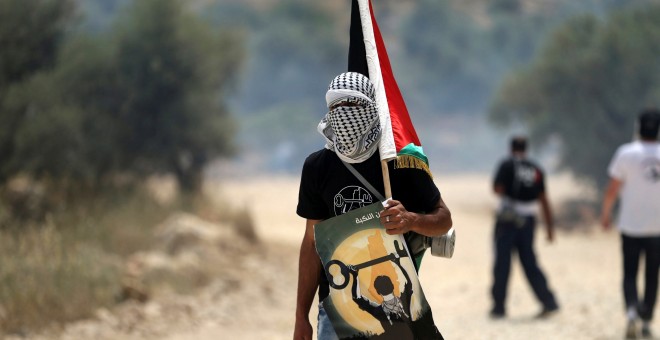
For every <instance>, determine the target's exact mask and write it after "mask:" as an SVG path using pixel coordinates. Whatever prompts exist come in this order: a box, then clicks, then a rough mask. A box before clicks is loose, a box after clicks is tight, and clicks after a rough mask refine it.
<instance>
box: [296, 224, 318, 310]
mask: <svg viewBox="0 0 660 340" xmlns="http://www.w3.org/2000/svg"><path fill="white" fill-rule="evenodd" d="M310 224H311V225H310ZM313 225H314V222H308V226H307V230H306V232H305V237H304V238H303V241H302V244H301V245H300V258H299V261H298V294H297V302H296V318H304V319H307V318H308V317H309V310H310V308H311V306H312V302H313V301H314V294H315V293H316V289H317V288H318V286H319V282H320V279H321V260H320V259H319V257H318V255H317V253H316V249H315V245H314V231H313V230H314V229H313V228H314V227H313Z"/></svg>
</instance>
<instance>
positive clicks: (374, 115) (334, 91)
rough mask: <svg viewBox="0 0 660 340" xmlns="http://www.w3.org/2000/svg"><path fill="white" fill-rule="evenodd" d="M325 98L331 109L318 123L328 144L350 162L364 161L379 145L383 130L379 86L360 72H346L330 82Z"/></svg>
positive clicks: (319, 129)
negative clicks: (379, 111) (379, 107)
mask: <svg viewBox="0 0 660 340" xmlns="http://www.w3.org/2000/svg"><path fill="white" fill-rule="evenodd" d="M325 100H326V102H327V104H328V108H329V109H330V111H329V112H328V113H327V114H326V115H325V117H323V119H322V120H321V122H320V123H319V125H318V131H319V132H320V133H321V134H322V135H323V136H324V137H325V139H326V145H325V147H326V148H328V149H330V150H333V151H335V153H336V154H337V156H339V158H340V159H341V160H343V161H344V162H347V163H360V162H363V161H365V160H367V159H368V158H369V157H371V156H372V155H373V154H374V152H376V150H377V149H378V141H379V140H380V134H381V130H380V119H379V118H378V107H377V106H376V98H375V90H374V86H373V84H371V81H370V80H369V78H367V77H365V76H364V75H362V74H360V73H356V72H347V73H342V74H340V75H338V76H337V77H335V79H333V80H332V82H331V83H330V86H328V92H327V93H326V95H325ZM337 105H339V106H337ZM343 105H346V106H343ZM348 105H353V106H348ZM333 107H334V109H332V108H333Z"/></svg>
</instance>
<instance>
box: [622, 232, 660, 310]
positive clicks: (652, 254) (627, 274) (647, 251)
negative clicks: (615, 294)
mask: <svg viewBox="0 0 660 340" xmlns="http://www.w3.org/2000/svg"><path fill="white" fill-rule="evenodd" d="M621 241H622V242H621V243H622V248H623V296H624V298H625V301H626V308H631V307H632V308H637V311H638V312H639V317H640V318H642V320H651V319H653V309H654V308H655V301H656V297H657V296H658V267H659V266H660V237H658V236H656V237H631V236H626V235H621ZM642 254H644V257H645V262H646V269H645V272H644V298H643V299H642V301H641V303H640V301H639V300H640V299H639V295H638V294H637V270H638V268H639V259H640V258H641V257H642Z"/></svg>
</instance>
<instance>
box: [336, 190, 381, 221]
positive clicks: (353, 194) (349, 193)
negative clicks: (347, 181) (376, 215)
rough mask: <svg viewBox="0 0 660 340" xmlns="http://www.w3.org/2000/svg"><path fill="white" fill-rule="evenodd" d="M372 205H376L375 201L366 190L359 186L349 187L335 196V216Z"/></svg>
mask: <svg viewBox="0 0 660 340" xmlns="http://www.w3.org/2000/svg"><path fill="white" fill-rule="evenodd" d="M371 203H374V199H373V197H372V196H371V194H370V193H369V191H367V190H366V189H365V188H362V187H359V186H357V185H350V186H347V187H345V188H343V189H341V190H340V191H339V193H338V194H336V195H335V216H339V215H343V214H345V213H347V212H349V211H351V210H353V209H358V208H362V207H366V206H367V205H369V204H371Z"/></svg>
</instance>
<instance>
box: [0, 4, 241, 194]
mask: <svg viewBox="0 0 660 340" xmlns="http://www.w3.org/2000/svg"><path fill="white" fill-rule="evenodd" d="M133 6H134V7H132V8H131V9H130V11H128V12H126V14H125V16H123V17H121V18H120V21H119V22H118V23H117V24H116V26H115V28H114V30H113V31H112V32H109V33H108V34H105V35H99V36H89V37H85V36H79V37H72V38H70V39H69V40H68V41H67V43H66V44H65V45H64V46H63V48H61V49H60V50H59V53H58V62H57V63H56V64H55V67H53V68H52V69H43V70H42V71H39V72H37V73H34V74H33V75H32V76H30V77H28V78H26V79H25V80H23V81H21V82H20V83H17V84H16V85H13V86H12V87H11V89H10V90H8V91H9V92H8V95H7V96H6V100H5V101H4V102H3V103H2V107H0V114H2V115H3V116H4V117H5V118H7V119H6V120H4V122H7V125H8V126H11V128H10V129H7V128H4V127H3V129H0V150H4V151H5V152H4V153H3V156H5V157H4V158H3V163H2V164H1V165H0V182H1V181H4V180H6V179H7V178H8V177H10V176H12V175H15V174H17V173H20V172H25V173H29V174H32V175H33V176H35V177H37V178H43V177H50V178H54V179H56V180H77V181H81V180H82V181H84V182H86V183H88V184H90V185H92V186H95V185H97V184H100V183H101V182H100V181H103V180H104V179H105V178H107V177H108V176H111V175H113V174H116V173H129V174H135V175H137V176H138V178H140V177H142V176H145V175H148V174H151V173H153V172H173V173H175V174H176V175H177V177H178V179H179V181H180V183H181V185H182V188H183V189H184V190H196V189H198V188H199V184H200V179H201V172H202V170H203V167H204V165H205V164H206V163H207V162H208V161H210V160H211V159H214V158H216V157H219V156H223V155H227V154H230V153H231V151H232V148H233V146H232V138H233V130H234V125H233V121H232V119H231V118H230V116H229V113H228V111H227V109H226V108H225V104H224V98H225V97H226V96H227V95H228V91H229V90H230V89H231V87H230V86H229V85H230V84H232V83H233V82H234V80H235V79H234V78H235V74H236V70H237V69H238V66H239V64H240V59H241V57H242V48H241V45H240V43H239V42H238V41H237V39H236V37H235V36H233V35H228V34H225V33H220V32H216V31H214V30H212V29H211V28H210V27H209V26H208V25H207V24H206V23H204V22H202V21H201V20H199V19H198V17H197V16H195V15H194V14H193V13H191V12H189V11H188V10H186V8H185V7H183V5H182V3H181V2H179V1H177V0H162V1H160V0H143V1H138V2H135V3H134V5H133Z"/></svg>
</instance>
